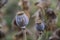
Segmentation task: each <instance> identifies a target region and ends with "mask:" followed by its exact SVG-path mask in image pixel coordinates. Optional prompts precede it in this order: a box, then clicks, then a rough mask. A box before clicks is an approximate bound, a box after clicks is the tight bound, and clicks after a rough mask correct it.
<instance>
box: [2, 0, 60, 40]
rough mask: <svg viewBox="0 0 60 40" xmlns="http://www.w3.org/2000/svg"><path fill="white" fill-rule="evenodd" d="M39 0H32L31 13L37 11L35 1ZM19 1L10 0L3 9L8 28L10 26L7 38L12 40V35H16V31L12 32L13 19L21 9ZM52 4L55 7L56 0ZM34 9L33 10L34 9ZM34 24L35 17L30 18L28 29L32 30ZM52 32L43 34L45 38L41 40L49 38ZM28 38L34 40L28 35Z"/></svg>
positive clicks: (59, 19)
mask: <svg viewBox="0 0 60 40" xmlns="http://www.w3.org/2000/svg"><path fill="white" fill-rule="evenodd" d="M36 1H37V0H30V3H31V12H30V15H32V14H34V12H35V11H36V7H35V6H34V3H35V2H36ZM18 2H19V0H8V3H7V4H6V5H5V6H4V7H3V8H2V11H3V13H4V18H5V20H6V22H7V25H8V28H9V33H8V34H7V36H6V40H12V36H13V35H14V33H16V32H12V29H11V28H12V24H11V23H12V20H13V18H14V16H15V14H16V12H17V10H21V8H20V7H19V6H18ZM51 2H52V5H51V8H52V9H55V7H56V0H52V1H51ZM32 10H33V11H32ZM33 25H34V19H32V18H30V22H29V24H28V26H27V28H28V29H30V30H31V27H33ZM57 27H58V28H59V27H60V11H59V12H58V23H57ZM50 34H51V33H50V32H48V33H45V35H43V38H42V39H41V40H48V37H49V36H50ZM27 39H28V40H33V39H32V38H31V37H29V36H28V38H27Z"/></svg>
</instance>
